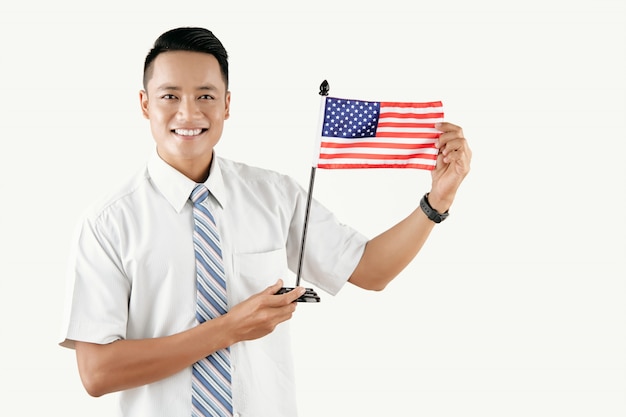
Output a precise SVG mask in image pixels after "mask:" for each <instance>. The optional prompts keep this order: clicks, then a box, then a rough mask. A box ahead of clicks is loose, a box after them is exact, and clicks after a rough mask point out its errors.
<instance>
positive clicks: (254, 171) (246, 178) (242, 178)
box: [217, 157, 297, 186]
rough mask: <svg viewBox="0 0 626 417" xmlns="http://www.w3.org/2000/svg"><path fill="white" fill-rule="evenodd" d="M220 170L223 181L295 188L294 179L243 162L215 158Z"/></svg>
mask: <svg viewBox="0 0 626 417" xmlns="http://www.w3.org/2000/svg"><path fill="white" fill-rule="evenodd" d="M217 161H218V163H219V164H220V169H221V170H222V176H223V177H224V181H226V182H229V181H238V182H243V183H250V184H254V183H267V184H272V183H273V184H277V185H280V186H288V185H291V186H297V182H296V180H295V179H293V178H292V177H290V176H289V175H287V174H283V173H280V172H278V171H274V170H271V169H267V168H261V167H257V166H253V165H248V164H246V163H243V162H239V161H233V160H231V159H226V158H221V157H218V158H217Z"/></svg>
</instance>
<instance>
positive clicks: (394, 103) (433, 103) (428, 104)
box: [380, 101, 443, 109]
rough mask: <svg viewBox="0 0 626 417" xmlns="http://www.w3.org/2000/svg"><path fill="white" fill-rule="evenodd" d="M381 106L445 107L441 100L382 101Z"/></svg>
mask: <svg viewBox="0 0 626 417" xmlns="http://www.w3.org/2000/svg"><path fill="white" fill-rule="evenodd" d="M380 107H381V108H383V107H409V108H416V109H423V108H425V107H443V103H442V102H441V101H431V102H425V103H405V102H397V101H381V102H380Z"/></svg>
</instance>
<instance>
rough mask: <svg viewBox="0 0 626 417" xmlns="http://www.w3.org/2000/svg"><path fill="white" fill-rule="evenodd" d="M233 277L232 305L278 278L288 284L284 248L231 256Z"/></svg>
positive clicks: (289, 274) (287, 269)
mask: <svg viewBox="0 0 626 417" xmlns="http://www.w3.org/2000/svg"><path fill="white" fill-rule="evenodd" d="M233 260H234V265H233V272H234V277H233V278H234V279H233V280H232V283H231V286H232V289H233V291H231V292H230V294H231V297H232V298H231V300H230V301H231V303H232V305H236V304H239V303H240V302H242V301H244V300H245V299H247V298H248V297H250V296H251V295H253V294H256V293H259V292H261V291H263V290H265V289H266V288H267V287H269V286H270V285H273V284H275V283H276V281H277V280H278V279H279V278H280V279H282V280H283V283H284V285H285V286H289V285H288V284H289V282H288V281H290V276H291V275H292V274H291V272H290V271H289V267H288V266H287V252H286V250H285V248H281V249H276V250H271V251H267V252H257V253H239V254H234V256H233Z"/></svg>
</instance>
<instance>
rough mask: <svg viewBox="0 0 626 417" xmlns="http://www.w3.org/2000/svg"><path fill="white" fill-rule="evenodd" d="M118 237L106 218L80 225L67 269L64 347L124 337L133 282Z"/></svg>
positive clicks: (116, 228) (113, 223) (96, 217)
mask: <svg viewBox="0 0 626 417" xmlns="http://www.w3.org/2000/svg"><path fill="white" fill-rule="evenodd" d="M119 236H120V230H119V228H118V227H117V225H116V224H115V222H112V221H110V219H109V218H108V216H107V215H106V213H101V214H100V215H98V216H91V217H90V216H87V217H85V219H84V220H83V221H82V222H81V224H80V225H79V227H78V229H77V233H76V234H75V238H74V240H73V242H72V249H71V253H70V258H69V262H68V267H67V291H68V292H67V294H66V307H65V315H64V325H63V328H62V332H63V334H62V335H61V338H60V339H61V341H60V345H61V346H63V347H68V348H73V347H74V341H84V342H91V343H98V344H106V343H110V342H113V341H115V340H118V339H123V338H125V336H126V325H127V319H128V300H129V294H130V282H129V280H128V279H127V277H126V276H125V274H124V272H123V268H122V263H121V256H120V253H119V251H120V245H119V242H120V239H119Z"/></svg>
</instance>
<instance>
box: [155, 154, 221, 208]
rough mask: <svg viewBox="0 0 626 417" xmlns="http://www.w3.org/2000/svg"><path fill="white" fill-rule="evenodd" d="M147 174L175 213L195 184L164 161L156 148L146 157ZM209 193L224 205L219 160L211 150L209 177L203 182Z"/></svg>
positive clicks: (183, 204) (181, 206) (187, 198)
mask: <svg viewBox="0 0 626 417" xmlns="http://www.w3.org/2000/svg"><path fill="white" fill-rule="evenodd" d="M148 175H149V176H150V178H151V179H152V182H153V183H154V185H155V186H156V188H157V189H158V190H159V191H160V192H161V194H163V196H164V197H165V199H166V200H167V201H168V202H169V203H170V204H171V205H172V207H173V208H174V210H176V212H177V213H180V211H181V210H182V209H183V207H184V206H185V203H186V202H187V200H189V196H190V195H191V192H192V191H193V189H194V188H195V186H196V185H197V184H196V182H194V181H192V180H191V179H189V178H187V177H186V176H185V175H183V174H182V173H181V172H180V171H178V170H176V169H175V168H174V167H172V166H171V165H169V164H168V163H167V162H165V161H164V160H163V159H161V157H160V156H159V154H158V153H157V151H156V149H155V150H154V151H153V152H152V155H150V158H149V159H148ZM204 185H206V187H207V188H208V189H209V192H210V194H211V195H212V196H213V198H215V200H216V201H217V203H218V204H219V205H220V206H222V207H224V204H225V203H226V189H225V187H224V181H223V178H222V170H221V169H220V164H219V161H218V159H217V157H216V155H215V151H213V159H212V163H211V168H210V170H209V177H208V178H207V180H206V181H205V182H204Z"/></svg>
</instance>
